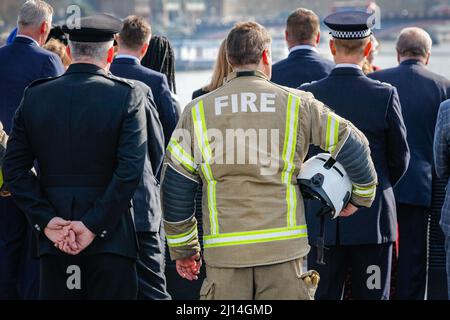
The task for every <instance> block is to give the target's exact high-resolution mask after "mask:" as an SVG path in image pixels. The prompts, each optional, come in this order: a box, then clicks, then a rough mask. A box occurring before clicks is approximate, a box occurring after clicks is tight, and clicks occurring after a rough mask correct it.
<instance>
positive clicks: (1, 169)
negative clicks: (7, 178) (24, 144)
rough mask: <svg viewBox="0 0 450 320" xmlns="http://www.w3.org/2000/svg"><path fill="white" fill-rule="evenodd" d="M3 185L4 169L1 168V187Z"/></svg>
mask: <svg viewBox="0 0 450 320" xmlns="http://www.w3.org/2000/svg"><path fill="white" fill-rule="evenodd" d="M1 187H3V170H2V169H0V188H1Z"/></svg>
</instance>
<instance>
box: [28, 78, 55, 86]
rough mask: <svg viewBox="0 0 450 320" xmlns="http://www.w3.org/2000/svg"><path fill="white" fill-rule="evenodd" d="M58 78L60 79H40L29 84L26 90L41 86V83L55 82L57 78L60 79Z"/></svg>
mask: <svg viewBox="0 0 450 320" xmlns="http://www.w3.org/2000/svg"><path fill="white" fill-rule="evenodd" d="M60 77H61V76H59V77H49V78H42V79H37V80H34V81H33V82H31V83H30V85H29V86H28V88H33V87H36V86H38V85H40V84H43V83H46V82H50V81H52V80H56V79H58V78H60Z"/></svg>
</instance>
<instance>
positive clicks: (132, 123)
mask: <svg viewBox="0 0 450 320" xmlns="http://www.w3.org/2000/svg"><path fill="white" fill-rule="evenodd" d="M79 22H80V27H79V28H71V27H70V26H67V25H65V26H63V31H64V32H65V33H68V34H69V48H70V50H69V52H70V56H71V58H72V60H73V64H72V65H71V66H70V67H69V69H68V70H67V72H66V73H65V74H64V75H63V76H61V77H59V78H55V79H43V80H39V81H36V82H34V83H33V84H31V85H30V86H29V87H28V89H27V90H26V91H25V94H24V98H23V100H22V102H21V105H20V107H19V109H18V111H17V113H16V116H15V119H14V124H13V129H12V133H11V136H10V139H9V142H8V148H7V152H6V157H5V162H4V175H5V181H6V185H7V186H8V187H9V189H10V191H11V193H12V195H13V198H14V200H15V202H16V203H17V205H18V206H19V207H20V208H21V209H22V210H23V211H24V212H25V214H26V215H27V218H28V220H29V222H30V224H31V225H32V227H33V228H34V231H35V233H36V235H37V240H38V255H39V257H40V266H41V273H40V275H41V278H40V280H41V286H40V297H41V298H42V299H134V298H136V296H137V274H136V257H137V243H136V235H135V229H134V225H133V218H132V214H131V210H130V208H131V205H130V202H131V198H132V196H133V194H134V192H135V191H136V188H137V186H138V184H139V181H140V179H141V177H142V171H143V167H144V161H145V157H146V154H147V130H146V115H145V104H146V103H148V98H147V96H146V95H145V94H144V92H143V91H142V89H140V88H139V87H138V86H136V85H135V84H134V83H133V82H131V81H128V80H124V79H121V78H117V77H114V76H112V75H111V74H108V73H107V70H108V66H109V63H111V62H112V59H113V55H114V48H113V37H114V34H116V33H118V32H119V31H120V30H121V28H122V22H121V21H120V20H119V19H116V18H114V17H112V16H109V15H97V16H93V17H85V18H81V19H80V20H79ZM35 162H36V163H37V165H38V167H39V170H40V175H39V178H37V177H36V176H34V175H30V174H29V170H30V169H31V167H32V166H33V164H34V163H35ZM58 249H59V250H58Z"/></svg>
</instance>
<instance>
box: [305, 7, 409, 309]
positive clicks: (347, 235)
mask: <svg viewBox="0 0 450 320" xmlns="http://www.w3.org/2000/svg"><path fill="white" fill-rule="evenodd" d="M367 21H370V19H369V15H368V14H366V13H363V12H348V13H347V12H345V13H336V14H332V15H330V16H329V17H327V18H326V19H325V24H327V25H328V26H329V27H330V29H332V37H333V39H332V40H331V41H330V48H331V52H332V54H333V56H334V58H335V62H336V64H337V65H336V68H335V69H334V70H333V71H332V72H331V74H330V75H329V76H328V77H327V78H325V79H323V80H320V81H318V82H316V83H313V84H309V85H304V86H302V87H301V89H302V90H305V91H309V92H311V93H313V94H314V96H315V97H316V98H317V99H318V100H320V101H322V102H323V103H325V104H327V105H329V106H330V108H332V109H333V110H335V112H336V113H337V114H338V115H340V116H341V117H343V118H346V119H348V120H350V121H351V122H352V123H353V124H354V125H355V126H356V127H357V128H358V129H360V130H361V131H362V132H363V133H364V134H365V136H366V137H367V139H368V140H369V143H370V149H371V155H372V159H373V162H374V164H375V169H376V171H377V175H378V181H379V185H378V186H377V188H376V197H375V201H374V203H373V205H372V207H371V208H370V209H360V211H361V212H359V213H358V214H356V215H354V216H351V217H348V218H338V219H336V220H333V221H331V220H329V221H327V223H326V225H325V230H326V231H325V245H327V246H328V248H329V250H326V251H325V262H326V265H325V266H323V265H320V264H318V263H317V262H316V258H317V256H316V251H315V250H312V251H311V253H310V255H309V257H308V266H309V267H310V268H312V269H315V270H317V271H318V272H319V273H320V276H321V281H320V283H319V288H318V291H317V294H316V298H318V299H341V298H342V293H343V286H344V281H345V276H346V274H347V270H348V269H349V268H350V269H351V277H352V298H354V299H363V300H368V299H377V300H378V299H389V289H390V273H391V255H392V246H393V242H394V241H395V240H396V210H395V198H394V193H393V191H392V188H393V186H395V185H396V184H397V182H398V181H399V180H400V178H401V177H402V176H403V174H404V173H405V172H406V169H407V167H408V162H409V149H408V144H407V141H406V129H405V126H404V123H403V118H402V114H401V105H400V101H399V98H398V95H397V91H396V89H395V88H394V87H392V86H391V85H387V84H382V83H381V82H379V81H375V80H372V79H369V78H367V77H366V76H365V75H364V73H363V72H362V64H363V62H364V59H365V57H367V55H368V54H369V53H370V50H371V42H370V35H371V34H372V32H371V30H370V26H368V23H367ZM332 129H333V128H332V127H330V128H329V130H332ZM357 192H359V193H360V194H366V195H367V194H371V193H373V192H375V190H369V189H367V190H366V189H361V190H358V191H357ZM314 211H315V210H311V208H309V212H308V216H307V222H308V232H309V234H310V241H311V243H312V244H313V246H314V245H315V244H316V243H317V242H316V241H317V237H318V234H319V219H318V218H317V217H316V216H315V214H316V213H317V212H314Z"/></svg>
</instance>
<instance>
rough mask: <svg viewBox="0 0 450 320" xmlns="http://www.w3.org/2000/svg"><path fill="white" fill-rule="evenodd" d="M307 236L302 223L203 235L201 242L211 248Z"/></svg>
mask: <svg viewBox="0 0 450 320" xmlns="http://www.w3.org/2000/svg"><path fill="white" fill-rule="evenodd" d="M307 236H308V231H307V228H306V225H302V226H298V227H293V228H280V229H270V230H261V231H250V232H236V233H226V234H221V235H216V236H205V237H204V239H203V244H204V247H205V248H212V247H225V246H235V245H244V244H253V243H261V242H273V241H281V240H290V239H300V238H306V237H307Z"/></svg>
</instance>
